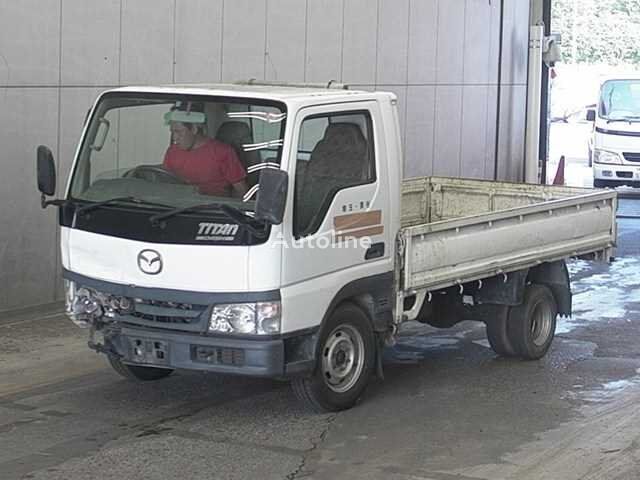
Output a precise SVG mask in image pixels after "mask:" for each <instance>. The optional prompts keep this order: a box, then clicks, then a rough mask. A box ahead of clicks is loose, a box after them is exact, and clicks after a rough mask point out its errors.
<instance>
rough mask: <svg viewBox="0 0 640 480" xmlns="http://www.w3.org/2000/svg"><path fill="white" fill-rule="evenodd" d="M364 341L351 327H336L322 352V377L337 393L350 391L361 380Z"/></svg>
mask: <svg viewBox="0 0 640 480" xmlns="http://www.w3.org/2000/svg"><path fill="white" fill-rule="evenodd" d="M363 355H364V339H363V338H362V335H361V334H360V332H359V331H358V330H357V329H355V328H354V327H352V326H350V325H341V326H339V327H336V328H335V329H334V330H333V331H332V332H331V334H329V336H328V337H327V340H326V341H325V344H324V348H323V350H322V375H323V377H324V381H325V383H326V384H327V386H328V387H329V388H330V389H331V390H332V391H334V392H336V393H344V392H347V391H349V390H350V389H351V388H352V387H353V386H354V385H355V384H356V383H357V382H358V380H359V379H360V374H361V373H362V369H363V367H364V362H363Z"/></svg>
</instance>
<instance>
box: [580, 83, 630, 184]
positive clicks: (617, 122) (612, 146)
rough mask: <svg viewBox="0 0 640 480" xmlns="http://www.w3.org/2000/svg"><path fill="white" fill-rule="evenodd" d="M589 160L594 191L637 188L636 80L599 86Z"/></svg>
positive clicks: (590, 114)
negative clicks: (609, 188)
mask: <svg viewBox="0 0 640 480" xmlns="http://www.w3.org/2000/svg"><path fill="white" fill-rule="evenodd" d="M587 119H588V120H590V121H592V122H593V133H592V137H591V139H590V141H589V158H590V163H591V164H592V165H593V185H594V187H617V186H622V185H628V186H638V185H640V77H616V78H609V79H607V80H605V81H604V82H602V84H601V87H600V95H599V99H598V103H597V105H596V108H595V109H591V110H588V111H587Z"/></svg>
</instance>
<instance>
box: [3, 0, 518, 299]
mask: <svg viewBox="0 0 640 480" xmlns="http://www.w3.org/2000/svg"><path fill="white" fill-rule="evenodd" d="M528 24H529V1H528V0H505V12H504V35H503V40H504V50H503V65H502V72H503V77H502V78H503V83H502V90H501V91H502V95H501V96H502V101H501V115H500V132H501V134H500V145H499V168H498V171H499V177H500V178H503V179H513V180H519V179H520V177H521V171H522V162H523V151H524V125H525V114H526V112H525V105H526V73H527V43H528V42H527V38H528ZM499 26H500V1H499V0H99V1H98V0H20V1H19V2H17V1H14V0H0V145H1V147H2V153H1V154H0V311H2V310H9V309H14V308H19V307H23V306H29V305H37V304H43V303H48V302H52V301H54V300H56V299H59V298H60V283H61V282H60V267H59V253H58V246H57V235H58V233H57V228H56V215H55V211H54V209H52V208H50V209H48V210H46V211H42V210H40V207H39V198H38V195H37V193H36V186H35V185H36V182H35V148H36V146H37V145H38V144H47V145H49V146H50V147H52V149H53V150H54V152H55V153H56V158H57V160H58V164H59V174H60V177H61V180H60V181H59V186H60V187H62V186H63V183H64V178H65V177H66V174H67V173H68V170H69V166H70V163H71V161H72V157H73V154H74V150H75V144H76V142H77V140H78V136H79V133H80V128H81V126H82V122H83V119H84V116H85V114H86V111H87V109H88V108H89V106H90V104H91V102H92V100H93V99H94V97H95V96H96V95H97V94H98V93H99V92H100V91H102V90H104V89H106V88H109V87H112V86H118V85H125V84H146V83H153V84H158V83H171V82H215V81H227V80H237V79H247V78H258V79H262V78H266V79H277V80H289V81H309V82H315V81H328V80H330V79H335V80H338V81H342V82H346V83H351V84H355V85H357V86H359V87H361V88H367V89H384V90H391V91H393V92H395V93H396V94H397V95H398V97H399V100H400V108H401V119H402V128H403V135H404V145H405V152H406V159H405V174H406V175H407V176H416V175H424V174H431V173H433V174H438V175H453V176H467V177H487V178H491V177H492V176H493V171H494V153H495V149H494V144H495V125H496V106H497V104H498V102H497V92H498V85H497V83H498V82H497V79H498V50H499V48H498V46H499V38H500V37H499Z"/></svg>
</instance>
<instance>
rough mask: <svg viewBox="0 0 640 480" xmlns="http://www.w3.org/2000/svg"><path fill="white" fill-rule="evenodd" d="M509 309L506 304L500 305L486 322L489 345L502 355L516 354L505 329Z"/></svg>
mask: <svg viewBox="0 0 640 480" xmlns="http://www.w3.org/2000/svg"><path fill="white" fill-rule="evenodd" d="M510 310H511V309H510V307H508V306H506V305H505V306H501V307H500V308H498V309H496V315H495V317H493V318H492V319H491V320H488V321H487V322H486V326H487V339H488V340H489V345H491V348H492V349H493V351H494V352H496V353H497V354H498V355H500V356H502V357H515V356H516V351H515V349H514V348H513V345H512V344H511V340H510V339H509V333H508V331H507V326H508V322H509V311H510Z"/></svg>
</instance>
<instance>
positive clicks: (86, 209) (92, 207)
mask: <svg viewBox="0 0 640 480" xmlns="http://www.w3.org/2000/svg"><path fill="white" fill-rule="evenodd" d="M118 202H132V203H137V204H140V205H151V206H154V207H162V208H172V207H171V205H165V204H163V203H155V202H148V201H146V200H142V199H140V198H138V197H132V196H129V197H116V198H110V199H109V200H103V201H101V202H96V203H90V204H89V205H85V206H84V207H80V208H79V209H77V210H76V215H82V214H83V213H87V212H90V211H91V210H95V209H97V208H101V207H104V206H105V205H111V204H112V203H118Z"/></svg>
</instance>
